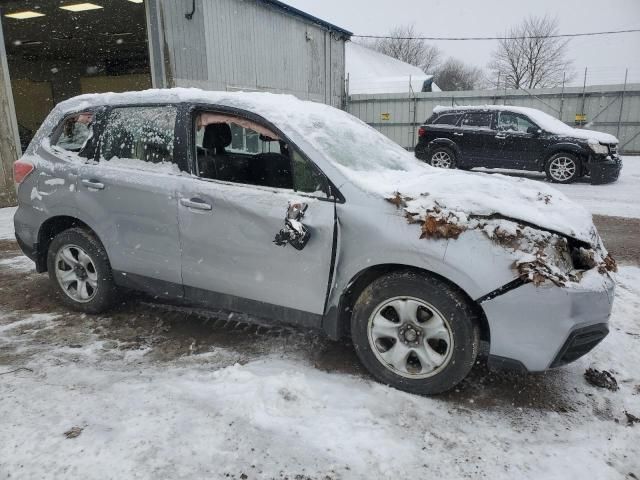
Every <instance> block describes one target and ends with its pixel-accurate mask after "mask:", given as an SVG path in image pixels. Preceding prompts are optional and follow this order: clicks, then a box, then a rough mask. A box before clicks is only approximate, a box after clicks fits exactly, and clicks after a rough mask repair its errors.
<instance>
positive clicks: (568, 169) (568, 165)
mask: <svg viewBox="0 0 640 480" xmlns="http://www.w3.org/2000/svg"><path fill="white" fill-rule="evenodd" d="M563 166H564V167H563ZM544 172H545V173H546V174H547V179H548V180H549V181H550V182H553V183H572V182H575V181H576V180H577V179H578V178H580V177H581V176H582V164H581V162H580V159H579V158H578V157H577V156H576V155H574V154H573V153H568V152H558V153H556V154H554V155H552V156H551V157H549V159H548V160H547V162H546V163H545V166H544Z"/></svg>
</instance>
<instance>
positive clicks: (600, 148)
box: [589, 143, 609, 155]
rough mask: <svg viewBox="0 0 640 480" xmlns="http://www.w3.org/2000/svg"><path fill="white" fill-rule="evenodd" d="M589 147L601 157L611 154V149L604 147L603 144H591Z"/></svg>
mask: <svg viewBox="0 0 640 480" xmlns="http://www.w3.org/2000/svg"><path fill="white" fill-rule="evenodd" d="M589 146H590V147H591V150H593V151H594V152H595V153H598V154H601V155H607V154H608V153H609V147H607V146H606V145H602V144H601V143H589Z"/></svg>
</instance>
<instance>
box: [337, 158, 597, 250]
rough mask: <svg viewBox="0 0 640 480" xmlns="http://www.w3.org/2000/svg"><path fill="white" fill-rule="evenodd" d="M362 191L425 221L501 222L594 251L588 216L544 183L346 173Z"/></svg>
mask: <svg viewBox="0 0 640 480" xmlns="http://www.w3.org/2000/svg"><path fill="white" fill-rule="evenodd" d="M345 173H347V175H349V176H350V178H351V179H352V180H353V182H354V183H356V184H357V185H359V186H360V187H361V188H363V189H364V190H367V191H369V192H373V193H376V194H377V195H381V196H382V197H384V198H385V199H387V200H390V201H392V202H393V199H394V198H398V197H402V199H403V200H402V205H403V206H404V210H405V211H406V212H409V213H411V214H418V215H423V214H425V213H430V212H434V211H435V212H439V213H442V212H445V213H447V214H450V215H451V216H452V218H455V219H456V221H457V222H459V223H461V224H464V223H465V222H471V221H473V220H474V219H477V218H478V217H485V218H487V217H488V218H491V217H502V218H506V219H511V220H516V221H519V222H523V223H526V224H529V225H531V226H536V227H538V228H540V229H544V230H548V231H551V232H555V233H559V234H562V235H564V236H566V237H570V238H574V239H576V240H579V241H581V242H585V243H588V244H589V245H591V246H593V247H595V246H597V245H598V243H599V237H598V234H597V231H596V229H595V227H594V225H593V220H592V217H591V214H590V213H589V212H588V211H587V210H586V209H585V208H584V207H582V206H581V205H579V204H577V203H575V202H574V201H572V200H570V199H569V198H567V197H566V196H565V195H564V194H563V193H561V192H560V191H558V190H556V189H555V188H553V187H550V186H548V185H546V184H544V183H542V182H538V181H532V180H528V179H524V178H516V177H508V176H505V175H500V174H486V173H479V172H464V171H459V170H443V169H436V168H433V167H430V166H428V165H425V164H417V165H416V167H415V168H412V169H411V170H409V171H391V170H385V171H382V172H357V175H353V174H354V173H356V172H350V173H349V172H345Z"/></svg>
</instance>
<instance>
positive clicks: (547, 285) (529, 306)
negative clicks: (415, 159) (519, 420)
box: [387, 193, 617, 372]
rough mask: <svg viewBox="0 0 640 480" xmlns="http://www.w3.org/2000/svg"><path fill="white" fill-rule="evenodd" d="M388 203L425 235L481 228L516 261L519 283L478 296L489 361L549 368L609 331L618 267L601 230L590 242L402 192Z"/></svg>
mask: <svg viewBox="0 0 640 480" xmlns="http://www.w3.org/2000/svg"><path fill="white" fill-rule="evenodd" d="M387 200H388V201H389V202H391V203H393V204H394V205H396V207H397V208H398V209H402V210H403V213H404V216H405V218H406V219H407V221H408V222H409V223H411V224H417V225H419V226H420V237H421V238H424V239H449V240H452V239H457V238H459V237H460V236H461V235H463V234H464V233H465V232H468V231H476V232H481V234H482V235H484V236H486V237H487V238H488V239H489V240H490V241H491V242H492V243H493V244H494V245H498V246H499V247H500V250H501V251H502V252H504V254H506V255H507V264H509V261H511V268H512V270H513V273H514V280H513V281H511V282H509V283H507V284H505V285H503V286H502V287H500V288H498V289H496V290H494V291H492V292H490V293H488V294H486V295H484V296H482V297H480V298H476V299H475V301H476V302H477V303H478V304H479V305H480V307H481V308H482V310H483V312H484V314H485V317H486V319H487V322H488V325H489V330H490V349H489V361H490V364H492V365H502V366H505V367H508V368H517V369H519V370H522V371H530V372H535V371H543V370H546V369H548V368H553V367H557V366H560V365H564V364H566V363H569V362H571V361H574V360H575V359H577V358H579V357H580V356H582V355H584V354H585V353H587V352H588V351H590V350H591V349H592V348H593V347H595V346H596V345H597V344H598V343H599V342H600V341H601V340H602V339H603V338H604V337H605V336H606V335H607V333H608V321H609V316H610V314H611V309H612V304H613V297H614V289H615V284H614V282H613V280H612V279H611V277H610V275H609V272H612V271H616V269H617V267H616V262H615V261H614V260H613V258H612V257H611V256H610V255H609V254H608V253H607V251H606V249H605V248H604V245H603V244H602V241H601V239H600V237H599V236H598V234H597V232H596V230H595V228H593V231H592V235H591V238H590V241H588V242H587V241H585V240H584V238H583V239H578V238H573V237H571V236H569V235H566V234H561V233H558V232H555V231H550V230H547V229H545V228H542V227H539V226H536V225H532V224H528V223H527V222H523V221H521V220H518V219H514V218H508V217H505V216H502V215H499V214H492V215H473V214H468V213H466V212H460V211H452V210H449V209H447V208H445V207H444V206H442V205H440V204H439V203H438V202H437V201H432V202H431V203H430V204H429V207H428V208H424V205H425V203H426V202H425V201H420V200H421V199H419V198H418V199H416V200H414V199H413V198H410V197H406V196H403V195H401V194H400V193H396V194H395V195H394V196H393V197H389V198H387ZM541 201H544V198H542V199H541Z"/></svg>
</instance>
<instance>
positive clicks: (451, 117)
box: [432, 113, 462, 125]
mask: <svg viewBox="0 0 640 480" xmlns="http://www.w3.org/2000/svg"><path fill="white" fill-rule="evenodd" d="M461 116H462V115H461V114H459V113H445V114H444V115H440V116H439V117H438V118H436V119H435V120H434V121H433V123H432V124H433V125H456V124H457V123H458V120H460V117H461Z"/></svg>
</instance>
